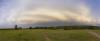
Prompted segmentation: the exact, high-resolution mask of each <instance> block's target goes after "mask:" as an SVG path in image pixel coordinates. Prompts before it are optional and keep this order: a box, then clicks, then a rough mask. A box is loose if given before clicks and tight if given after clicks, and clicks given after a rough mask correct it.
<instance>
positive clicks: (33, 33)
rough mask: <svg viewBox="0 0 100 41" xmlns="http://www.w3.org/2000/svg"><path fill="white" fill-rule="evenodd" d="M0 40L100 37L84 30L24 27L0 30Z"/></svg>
mask: <svg viewBox="0 0 100 41" xmlns="http://www.w3.org/2000/svg"><path fill="white" fill-rule="evenodd" d="M97 31H98V32H100V30H97ZM0 41H100V39H99V38H97V37H96V36H94V35H91V34H90V33H88V32H87V31H86V30H50V29H46V30H44V29H31V30H29V29H24V30H0Z"/></svg>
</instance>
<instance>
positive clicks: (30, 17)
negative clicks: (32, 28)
mask: <svg viewBox="0 0 100 41" xmlns="http://www.w3.org/2000/svg"><path fill="white" fill-rule="evenodd" d="M72 2H73V1H72ZM24 3H25V4H24ZM44 3H45V2H44ZM44 3H43V4H41V2H40V4H39V3H38V4H39V6H33V5H31V6H29V4H31V3H30V1H25V2H23V4H24V5H23V4H21V5H20V6H18V8H19V9H17V10H16V9H12V10H13V13H11V14H10V16H9V17H8V18H7V21H8V22H14V23H18V24H34V25H36V24H37V25H65V24H92V23H94V19H93V17H92V16H91V14H90V13H91V11H90V9H89V7H88V6H87V5H85V4H79V5H76V6H75V7H73V6H72V4H70V5H67V6H65V5H59V6H58V5H57V6H51V5H50V4H49V5H46V4H44ZM33 4H34V3H33ZM38 4H36V5H38ZM73 5H75V4H73ZM22 7H23V8H22ZM15 8H17V7H15Z"/></svg>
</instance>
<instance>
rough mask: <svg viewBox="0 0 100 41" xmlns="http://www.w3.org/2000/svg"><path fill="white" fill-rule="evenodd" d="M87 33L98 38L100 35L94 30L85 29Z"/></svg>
mask: <svg viewBox="0 0 100 41" xmlns="http://www.w3.org/2000/svg"><path fill="white" fill-rule="evenodd" d="M87 32H88V33H90V34H91V35H94V36H95V37H97V38H99V39H100V35H99V34H97V33H96V32H93V31H92V30H87Z"/></svg>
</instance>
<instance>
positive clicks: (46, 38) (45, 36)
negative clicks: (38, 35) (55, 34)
mask: <svg viewBox="0 0 100 41" xmlns="http://www.w3.org/2000/svg"><path fill="white" fill-rule="evenodd" d="M44 38H45V41H51V39H50V38H49V37H48V34H47V33H44Z"/></svg>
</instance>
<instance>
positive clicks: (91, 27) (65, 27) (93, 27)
mask: <svg viewBox="0 0 100 41" xmlns="http://www.w3.org/2000/svg"><path fill="white" fill-rule="evenodd" d="M15 29H16V30H17V29H23V28H22V27H18V25H15ZM26 29H52V30H56V29H64V30H73V29H74V30H78V29H100V27H99V26H87V25H85V26H51V27H32V26H30V27H28V28H26Z"/></svg>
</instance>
